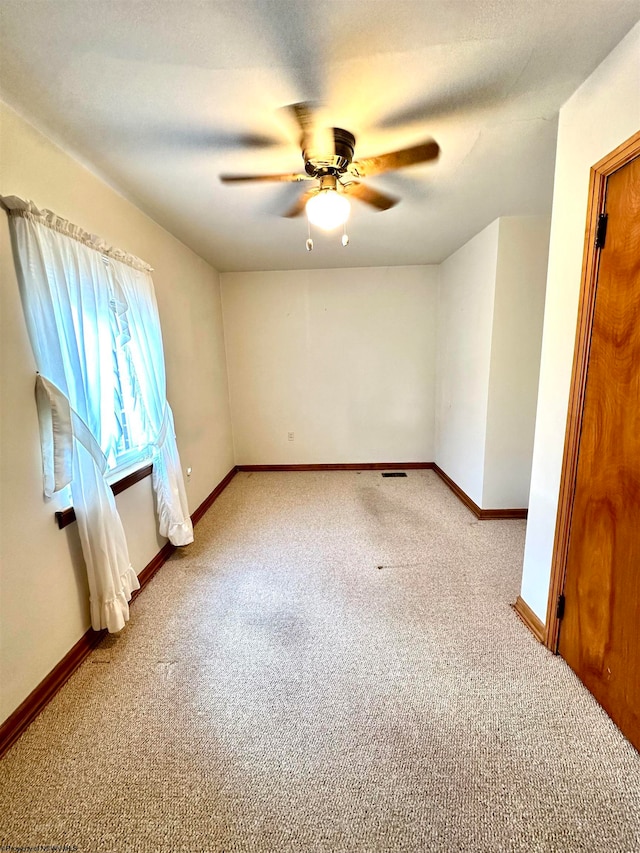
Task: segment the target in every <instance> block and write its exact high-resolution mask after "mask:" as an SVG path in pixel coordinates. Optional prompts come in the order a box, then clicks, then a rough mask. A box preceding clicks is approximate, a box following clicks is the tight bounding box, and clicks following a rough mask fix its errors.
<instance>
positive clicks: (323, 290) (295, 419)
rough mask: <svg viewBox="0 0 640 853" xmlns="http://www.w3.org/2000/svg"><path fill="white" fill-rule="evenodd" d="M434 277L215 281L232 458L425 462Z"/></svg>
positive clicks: (342, 275)
mask: <svg viewBox="0 0 640 853" xmlns="http://www.w3.org/2000/svg"><path fill="white" fill-rule="evenodd" d="M437 280H438V269H437V267H392V268H388V267H384V268H366V269H339V270H310V271H288V272H264V273H258V272H252V273H224V274H223V275H221V282H222V301H223V306H224V322H225V336H226V344H227V360H228V368H229V388H230V396H231V411H232V416H233V427H234V440H235V448H236V461H237V462H238V463H239V464H293V463H332V462H334V463H335V462H428V461H432V460H433V453H434V382H435V334H436V299H437ZM289 432H293V433H294V436H295V438H294V440H293V441H288V439H287V434H288V433H289Z"/></svg>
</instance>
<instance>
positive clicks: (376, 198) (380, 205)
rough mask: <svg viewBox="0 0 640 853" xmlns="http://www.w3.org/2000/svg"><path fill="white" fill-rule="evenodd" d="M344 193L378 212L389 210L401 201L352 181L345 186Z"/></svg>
mask: <svg viewBox="0 0 640 853" xmlns="http://www.w3.org/2000/svg"><path fill="white" fill-rule="evenodd" d="M344 191H345V192H346V193H347V194H348V195H350V196H353V197H354V198H357V199H358V201H363V202H364V203H365V204H370V205H371V206H372V207H375V208H377V209H378V210H389V208H390V207H394V205H396V204H397V203H398V201H399V199H397V198H392V197H391V196H390V195H385V194H384V193H381V192H378V190H374V189H372V187H368V186H366V185H365V184H361V183H359V182H358V181H352V182H351V183H350V184H345V185H344Z"/></svg>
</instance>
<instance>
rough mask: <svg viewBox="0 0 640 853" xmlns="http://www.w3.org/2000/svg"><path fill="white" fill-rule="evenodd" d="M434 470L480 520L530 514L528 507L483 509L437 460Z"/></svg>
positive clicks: (519, 516)
mask: <svg viewBox="0 0 640 853" xmlns="http://www.w3.org/2000/svg"><path fill="white" fill-rule="evenodd" d="M431 467H432V468H433V470H434V471H435V472H436V474H437V475H438V477H440V479H441V480H442V481H443V482H445V483H446V484H447V486H449V488H450V489H451V491H452V492H453V493H454V495H456V497H458V498H459V499H460V500H461V501H462V503H463V504H464V505H465V506H466V507H467V509H470V510H471V512H472V513H473V514H474V515H475V517H476V518H479V519H480V521H490V520H499V519H514V518H526V517H527V514H528V510H527V509H526V508H516V509H481V508H480V507H479V506H478V504H477V503H476V502H475V501H473V500H471V498H470V497H469V495H468V494H467V493H466V492H463V491H462V489H461V488H460V486H459V485H458V484H457V483H456V482H454V480H452V479H451V477H450V476H449V475H448V474H445V472H444V471H443V470H442V468H440V466H439V465H436V464H435V462H434V463H433V464H432V465H431Z"/></svg>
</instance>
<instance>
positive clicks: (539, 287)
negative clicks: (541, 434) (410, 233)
mask: <svg viewBox="0 0 640 853" xmlns="http://www.w3.org/2000/svg"><path fill="white" fill-rule="evenodd" d="M548 248H549V218H548V217H546V216H513V217H503V218H501V219H497V220H496V221H495V222H493V223H492V224H491V225H489V226H488V227H487V228H485V229H484V231H481V232H480V234H477V235H476V236H475V237H474V238H473V239H472V240H470V241H469V242H468V243H466V244H465V245H464V246H463V247H462V248H461V249H458V251H457V252H455V253H454V254H453V255H451V257H449V258H447V260H446V261H444V263H443V264H442V265H441V275H440V292H439V326H438V369H437V405H436V435H437V439H436V458H435V461H436V462H437V463H438V465H439V466H440V468H442V470H443V471H445V473H447V474H448V475H449V476H450V477H451V479H452V480H454V481H455V482H456V483H457V484H458V485H459V486H460V488H461V489H462V490H463V491H464V492H465V493H466V494H467V495H468V496H469V497H470V498H471V499H472V500H473V501H474V502H475V503H476V504H478V506H480V507H481V508H482V509H506V508H515V507H526V506H527V499H528V495H529V483H530V473H531V457H532V452H533V427H534V420H535V406H536V392H537V387H538V371H539V364H540V339H541V333H542V315H543V305H544V288H545V276H546V269H547V257H548Z"/></svg>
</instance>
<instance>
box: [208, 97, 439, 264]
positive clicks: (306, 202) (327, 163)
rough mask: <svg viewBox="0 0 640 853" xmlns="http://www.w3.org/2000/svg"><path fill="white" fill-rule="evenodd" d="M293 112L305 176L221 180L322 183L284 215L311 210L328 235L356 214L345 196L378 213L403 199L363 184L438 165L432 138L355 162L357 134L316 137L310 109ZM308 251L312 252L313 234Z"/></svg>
mask: <svg viewBox="0 0 640 853" xmlns="http://www.w3.org/2000/svg"><path fill="white" fill-rule="evenodd" d="M290 110H291V112H292V114H293V116H294V117H295V119H296V121H297V123H298V126H299V128H300V130H301V131H302V138H301V140H300V148H301V150H302V159H303V160H304V172H302V173H299V172H298V173H291V174H280V175H221V176H220V180H221V181H223V182H225V183H232V182H233V183H236V182H245V181H281V182H282V181H285V182H290V183H297V182H300V181H314V180H317V181H318V184H317V185H316V186H315V187H313V188H311V189H308V190H306V191H305V192H304V193H303V194H302V195H301V196H300V197H299V198H298V200H297V201H296V203H295V204H294V206H293V207H292V208H291V209H290V210H289V211H288V212H287V213H285V214H284V215H285V216H287V217H294V216H299V215H300V214H301V213H303V212H304V211H305V210H306V213H307V219H308V222H309V223H310V224H313V225H316V226H317V227H318V228H322V229H323V230H324V231H333V229H334V228H338V227H339V226H340V225H342V226H344V225H345V223H346V221H347V219H348V218H349V213H350V212H351V205H350V203H349V200H348V198H346V196H352V197H353V198H357V199H358V200H359V201H362V202H364V203H365V204H368V205H369V206H370V207H373V208H375V209H376V210H389V208H391V207H393V206H394V205H396V204H397V203H398V199H396V198H392V197H391V196H388V195H385V194H384V193H382V192H380V191H379V190H375V189H373V188H372V187H369V186H367V185H366V184H363V183H361V179H363V178H367V177H369V176H370V175H379V174H382V173H383V172H389V171H392V170H395V169H402V168H405V167H407V166H413V165H416V164H419V163H427V162H430V161H433V160H437V159H438V156H439V155H440V146H439V145H438V143H437V142H435V141H434V140H433V139H428V140H426V141H425V142H422V143H420V144H418V145H413V146H411V147H410V148H403V149H400V150H398V151H391V152H389V153H387V154H381V155H379V156H378V157H368V158H366V159H364V160H354V159H353V155H354V151H355V144H356V139H355V136H354V135H353V134H352V133H350V132H349V131H348V130H344V129H342V128H340V127H332V128H329V130H328V134H322V135H321V136H317V135H316V134H315V133H314V132H313V127H314V120H313V114H312V109H311V106H310V105H309V104H304V103H301V104H292V105H291V107H290ZM329 138H330V140H331V141H329V142H328V143H327V141H326V140H327V139H329ZM318 139H322V140H323V141H322V143H318V149H321V150H316V142H317V140H318ZM327 147H332V148H333V150H332V151H329V150H326V148H327ZM338 185H339V187H340V188H339V189H338ZM342 245H343V246H345V247H346V246H348V245H349V237H348V236H347V233H346V230H345V231H344V232H343V236H342ZM306 247H307V251H308V252H310V251H312V249H313V240H312V239H311V234H310V233H309V235H308V239H307V242H306Z"/></svg>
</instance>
